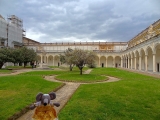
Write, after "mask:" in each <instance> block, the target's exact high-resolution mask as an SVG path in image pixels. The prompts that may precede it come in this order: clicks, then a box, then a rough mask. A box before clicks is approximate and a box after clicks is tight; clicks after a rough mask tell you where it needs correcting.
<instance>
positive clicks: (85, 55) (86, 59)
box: [73, 49, 96, 75]
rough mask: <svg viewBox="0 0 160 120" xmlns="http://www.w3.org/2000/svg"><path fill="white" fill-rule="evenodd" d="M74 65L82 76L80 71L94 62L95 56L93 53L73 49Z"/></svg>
mask: <svg viewBox="0 0 160 120" xmlns="http://www.w3.org/2000/svg"><path fill="white" fill-rule="evenodd" d="M73 55H74V58H75V59H74V63H75V64H76V66H77V67H78V68H79V70H80V75H82V69H83V68H84V66H85V65H86V64H88V65H90V64H93V63H94V62H95V57H96V54H95V53H94V52H93V51H88V50H81V49H75V50H74V53H73Z"/></svg>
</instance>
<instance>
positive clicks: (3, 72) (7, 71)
mask: <svg viewBox="0 0 160 120" xmlns="http://www.w3.org/2000/svg"><path fill="white" fill-rule="evenodd" d="M12 72H13V71H12V70H6V69H0V74H8V73H12Z"/></svg>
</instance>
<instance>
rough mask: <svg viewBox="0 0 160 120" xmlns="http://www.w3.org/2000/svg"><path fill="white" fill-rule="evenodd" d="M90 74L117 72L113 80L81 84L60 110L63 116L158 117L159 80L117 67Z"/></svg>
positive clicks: (76, 119) (77, 119) (63, 119)
mask: <svg viewBox="0 0 160 120" xmlns="http://www.w3.org/2000/svg"><path fill="white" fill-rule="evenodd" d="M91 74H94V75H95V74H103V75H109V76H115V77H118V78H120V79H121V80H120V81H118V82H113V83H103V84H102V83H100V84H87V85H81V86H80V88H79V89H78V90H77V91H76V93H75V94H74V95H73V97H72V98H71V99H70V101H69V102H68V104H67V105H66V106H65V108H64V109H62V111H61V112H60V114H59V119H60V120H67V119H70V120H81V119H83V120H159V119H160V80H159V79H157V78H153V77H149V76H145V75H140V74H136V73H131V72H127V71H123V70H118V69H116V68H95V69H93V71H92V72H91Z"/></svg>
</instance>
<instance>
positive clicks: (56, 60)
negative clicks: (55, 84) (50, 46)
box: [53, 55, 60, 66]
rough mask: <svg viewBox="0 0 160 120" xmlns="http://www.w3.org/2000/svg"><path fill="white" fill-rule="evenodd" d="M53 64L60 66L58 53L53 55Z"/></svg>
mask: <svg viewBox="0 0 160 120" xmlns="http://www.w3.org/2000/svg"><path fill="white" fill-rule="evenodd" d="M53 59H54V66H60V57H59V56H58V55H55V56H54V58H53Z"/></svg>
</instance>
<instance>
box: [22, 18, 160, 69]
mask: <svg viewBox="0 0 160 120" xmlns="http://www.w3.org/2000/svg"><path fill="white" fill-rule="evenodd" d="M23 44H24V45H25V46H27V47H28V48H32V49H34V50H35V51H36V52H37V54H38V62H39V63H46V64H47V65H49V66H58V63H60V58H59V54H63V53H64V51H65V50H66V49H68V48H71V49H75V48H78V49H83V50H91V51H94V52H96V53H97V57H96V65H97V66H98V67H122V68H127V69H135V70H140V71H150V72H160V20H158V21H156V22H155V23H153V24H152V25H150V26H149V27H148V28H146V29H145V30H143V31H142V32H141V33H139V34H138V35H137V36H135V37H134V38H133V39H131V40H129V41H128V42H76V43H69V42H68V43H63V42H62V43H39V42H36V41H34V40H31V39H29V38H25V37H24V39H23Z"/></svg>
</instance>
